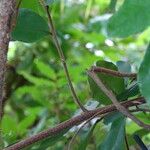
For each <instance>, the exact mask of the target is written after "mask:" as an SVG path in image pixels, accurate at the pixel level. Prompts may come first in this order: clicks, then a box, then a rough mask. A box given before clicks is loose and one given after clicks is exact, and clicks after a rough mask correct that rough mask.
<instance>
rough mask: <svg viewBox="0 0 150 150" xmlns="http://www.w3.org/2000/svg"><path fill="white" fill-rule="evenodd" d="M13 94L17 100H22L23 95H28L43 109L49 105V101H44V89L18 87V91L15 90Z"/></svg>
mask: <svg viewBox="0 0 150 150" xmlns="http://www.w3.org/2000/svg"><path fill="white" fill-rule="evenodd" d="M14 94H15V96H16V97H17V98H18V99H19V100H22V98H23V96H24V95H25V94H30V95H31V96H32V98H33V99H34V100H35V101H37V102H38V103H40V104H41V105H43V106H44V107H46V106H47V107H49V104H50V103H49V101H48V100H47V99H46V96H45V95H44V89H43V88H38V87H36V86H22V87H19V88H18V89H16V91H15V92H14Z"/></svg>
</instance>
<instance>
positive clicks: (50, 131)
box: [4, 97, 145, 150]
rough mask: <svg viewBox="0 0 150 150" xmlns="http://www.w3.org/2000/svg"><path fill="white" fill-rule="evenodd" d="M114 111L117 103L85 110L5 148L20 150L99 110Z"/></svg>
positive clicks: (134, 102) (136, 102)
mask: <svg viewBox="0 0 150 150" xmlns="http://www.w3.org/2000/svg"><path fill="white" fill-rule="evenodd" d="M144 103H145V100H144V98H143V97H140V98H137V99H134V100H130V101H125V102H121V104H122V105H123V106H124V107H126V108H128V107H132V106H136V105H141V104H144ZM114 111H116V107H115V105H109V106H106V107H104V108H97V109H95V110H92V111H88V112H84V113H83V114H81V115H79V116H77V117H74V118H72V119H69V120H67V121H65V122H62V123H60V124H58V125H57V126H56V127H54V128H50V129H47V130H45V131H43V132H40V133H38V134H36V135H33V136H31V137H28V138H26V139H24V140H21V141H20V142H18V143H16V144H14V145H11V146H9V147H7V148H5V149H4V150H20V149H22V148H25V147H28V146H29V145H31V144H33V143H35V142H38V141H40V140H43V139H45V138H47V137H49V136H54V135H57V134H59V133H60V132H62V131H63V130H65V129H68V128H71V127H73V126H75V125H78V124H80V123H82V122H84V121H86V120H88V119H89V118H91V117H92V116H93V115H95V114H96V113H98V112H99V115H102V114H107V113H111V112H114Z"/></svg>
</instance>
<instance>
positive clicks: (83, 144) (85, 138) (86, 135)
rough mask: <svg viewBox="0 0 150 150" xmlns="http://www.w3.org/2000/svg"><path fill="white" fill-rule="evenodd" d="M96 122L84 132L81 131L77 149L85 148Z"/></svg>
mask: <svg viewBox="0 0 150 150" xmlns="http://www.w3.org/2000/svg"><path fill="white" fill-rule="evenodd" d="M96 124H97V122H96V123H95V124H94V125H93V126H92V127H91V128H90V129H89V130H88V131H87V132H86V133H83V134H82V135H81V136H80V137H81V140H80V143H79V144H78V150H86V147H87V146H88V144H89V140H90V138H91V136H92V133H93V131H94V129H95V127H96Z"/></svg>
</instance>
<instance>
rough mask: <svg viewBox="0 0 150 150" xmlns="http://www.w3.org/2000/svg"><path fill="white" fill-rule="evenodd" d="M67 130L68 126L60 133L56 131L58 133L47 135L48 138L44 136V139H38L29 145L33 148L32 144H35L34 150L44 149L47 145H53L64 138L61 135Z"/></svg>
mask: <svg viewBox="0 0 150 150" xmlns="http://www.w3.org/2000/svg"><path fill="white" fill-rule="evenodd" d="M68 130H69V128H68V129H65V130H63V131H61V132H60V133H58V134H56V135H54V136H50V137H48V138H46V139H44V140H42V141H40V142H38V143H36V144H34V145H32V146H30V147H33V149H35V148H34V146H35V147H36V150H46V149H47V148H48V147H51V146H53V145H54V144H55V143H56V142H58V141H59V140H62V139H64V138H65V137H64V136H63V135H64V134H65V133H67V132H68ZM28 149H29V148H28Z"/></svg>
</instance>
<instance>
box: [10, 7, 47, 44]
mask: <svg viewBox="0 0 150 150" xmlns="http://www.w3.org/2000/svg"><path fill="white" fill-rule="evenodd" d="M48 34H49V29H48V25H47V23H46V21H45V20H44V19H43V18H42V17H41V16H39V15H38V14H37V13H35V12H34V11H32V10H30V9H27V8H22V9H20V10H19V15H18V19H17V24H16V27H15V29H14V31H13V32H12V34H11V35H12V39H13V40H17V41H23V42H27V43H31V42H35V41H37V40H40V39H41V38H43V37H44V36H46V35H48Z"/></svg>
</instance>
